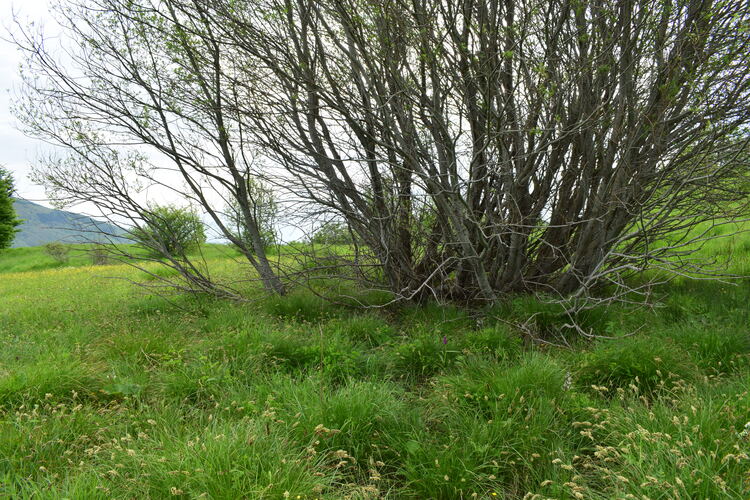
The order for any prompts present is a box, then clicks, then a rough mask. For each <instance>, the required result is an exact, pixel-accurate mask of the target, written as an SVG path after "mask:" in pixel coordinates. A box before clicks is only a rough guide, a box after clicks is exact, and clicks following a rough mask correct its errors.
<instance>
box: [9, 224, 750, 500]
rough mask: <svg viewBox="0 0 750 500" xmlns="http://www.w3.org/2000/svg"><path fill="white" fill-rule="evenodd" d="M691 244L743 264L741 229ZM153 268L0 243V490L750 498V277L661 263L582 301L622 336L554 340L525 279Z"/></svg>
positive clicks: (552, 315) (220, 264) (216, 257)
mask: <svg viewBox="0 0 750 500" xmlns="http://www.w3.org/2000/svg"><path fill="white" fill-rule="evenodd" d="M204 251H205V255H206V258H207V262H208V266H209V268H210V269H211V270H212V272H214V273H215V274H216V275H222V274H225V275H233V274H236V273H237V263H236V261H235V260H233V259H232V255H231V252H229V251H227V250H226V249H223V248H221V247H219V246H207V247H206V248H205V249H204ZM703 251H704V252H706V253H707V254H710V255H724V256H728V257H730V258H731V262H732V264H731V265H732V268H733V270H734V271H736V272H737V273H743V274H750V238H748V237H747V236H746V237H744V238H742V237H734V238H729V239H723V240H714V241H712V242H711V243H710V244H709V245H707V247H706V248H704V249H703ZM122 278H124V279H122ZM146 278H147V276H146V273H144V272H142V271H138V270H136V269H133V268H132V267H129V266H126V265H108V266H91V265H90V259H89V258H88V257H87V256H86V255H85V254H83V253H78V254H76V255H75V256H72V257H71V259H70V260H69V262H68V263H67V264H66V265H62V264H59V263H56V262H54V261H53V260H51V259H49V258H48V257H47V256H45V255H44V253H43V251H42V250H41V249H39V248H25V249H23V248H22V249H14V250H9V251H5V252H3V253H0V498H14V499H15V498H34V499H59V498H70V499H78V498H81V499H94V498H122V499H126V498H127V499H131V498H185V499H188V498H191V499H192V498H212V499H238V498H248V499H256V498H257V499H280V500H281V499H287V498H291V499H345V498H350V499H376V498H388V499H401V498H403V499H474V498H478V499H494V498H499V499H527V500H530V499H548V498H554V499H611V498H622V499H625V498H632V499H667V498H669V499H673V498H674V499H677V498H681V499H706V498H708V499H716V498H737V499H746V498H749V497H750V458H749V457H748V454H750V424H748V422H750V392H749V391H750V283H748V280H744V281H739V282H737V283H735V284H723V283H717V282H709V281H696V280H687V279H680V280H676V281H673V282H672V283H670V284H669V285H664V286H662V287H661V288H660V289H659V290H657V299H658V304H659V307H656V308H654V309H638V310H633V309H629V308H625V307H624V306H616V307H615V306H613V307H610V308H607V309H601V310H596V311H593V312H592V313H590V314H588V315H586V316H585V317H582V318H580V319H581V322H582V323H584V324H585V327H586V328H587V329H590V330H591V331H592V332H594V333H598V334H601V335H607V336H614V337H622V338H620V339H617V340H597V341H584V340H581V339H579V340H578V341H576V342H575V343H573V345H572V348H566V349H563V348H557V347H552V346H545V345H538V344H534V343H532V342H530V341H529V339H528V336H527V335H524V333H523V332H522V331H520V330H518V329H516V328H515V327H513V326H512V325H513V324H515V323H521V322H524V321H527V320H529V318H532V319H531V320H529V321H527V327H528V328H531V329H532V330H533V331H535V332H536V333H538V334H539V335H544V334H546V333H564V330H565V327H564V325H565V324H566V323H567V322H568V318H567V317H565V316H564V315H562V314H560V311H558V310H557V309H555V308H554V307H551V306H546V305H544V304H542V303H540V302H537V301H535V300H533V299H530V298H524V297H515V298H513V297H511V298H508V300H507V302H506V303H504V304H502V305H500V306H498V307H496V308H495V309H494V310H492V311H483V314H482V315H481V316H479V315H478V313H477V311H468V310H464V309H460V308H456V307H451V306H438V305H434V304H433V305H429V304H428V305H424V306H400V307H398V308H396V307H389V308H385V309H375V310H362V309H353V308H346V307H344V306H336V305H333V304H330V303H326V302H322V301H321V300H319V299H318V298H316V297H315V296H314V295H312V294H310V293H306V292H303V291H297V292H293V293H292V294H290V295H289V296H288V297H285V298H266V297H262V296H260V295H257V300H254V301H251V302H249V303H231V302H228V301H219V300H216V299H209V298H200V297H199V298H195V297H192V298H191V297H182V296H175V297H169V298H162V297H159V296H155V295H151V294H149V292H148V290H146V289H144V288H141V287H137V286H134V285H133V284H132V283H131V282H130V281H131V280H134V281H138V280H144V279H146ZM633 332H636V333H635V334H634V335H630V336H628V334H630V333H633Z"/></svg>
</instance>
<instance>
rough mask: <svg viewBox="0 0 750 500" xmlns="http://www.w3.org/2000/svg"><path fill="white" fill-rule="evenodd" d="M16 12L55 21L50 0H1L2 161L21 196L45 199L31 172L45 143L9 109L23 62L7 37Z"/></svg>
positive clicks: (44, 21) (27, 17)
mask: <svg viewBox="0 0 750 500" xmlns="http://www.w3.org/2000/svg"><path fill="white" fill-rule="evenodd" d="M14 13H15V14H16V15H18V16H19V18H20V19H21V20H29V21H30V20H33V21H34V22H35V23H36V24H38V23H42V24H43V25H44V26H46V27H48V28H50V29H54V25H55V23H54V20H53V18H52V16H51V15H50V13H49V4H48V1H47V0H23V1H19V0H0V165H3V166H4V167H5V168H7V169H8V170H10V171H11V172H12V173H13V176H14V178H15V181H16V188H17V192H18V195H19V196H20V197H23V198H26V199H29V200H32V201H36V202H40V201H42V202H43V200H44V199H45V196H44V189H42V188H41V187H40V186H36V185H34V184H33V183H32V182H31V181H30V180H29V179H28V174H29V171H30V167H31V165H32V164H33V162H34V160H35V158H37V157H38V156H39V153H40V152H42V151H44V150H45V147H46V146H45V144H44V143H42V142H40V141H37V140H34V139H30V138H28V137H26V136H24V135H23V134H22V133H21V132H19V131H18V130H17V129H16V126H15V124H16V120H15V118H14V117H13V115H12V114H11V112H10V105H11V102H12V100H13V94H14V92H15V91H16V90H17V89H18V87H19V84H20V78H19V76H18V66H19V63H20V62H21V58H20V54H19V53H18V51H17V50H16V49H15V48H14V46H13V45H11V44H10V43H9V42H8V41H7V38H8V29H9V28H12V24H13V14H14ZM43 204H45V205H46V203H43Z"/></svg>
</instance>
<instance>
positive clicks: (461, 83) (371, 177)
mask: <svg viewBox="0 0 750 500" xmlns="http://www.w3.org/2000/svg"><path fill="white" fill-rule="evenodd" d="M57 11H58V12H59V13H60V16H59V17H60V19H59V21H60V23H61V25H62V26H63V31H64V33H65V35H66V36H67V37H68V38H69V40H70V42H69V45H70V47H68V50H67V53H68V55H66V57H65V58H64V59H63V58H60V57H57V56H56V54H55V52H54V51H52V50H50V49H49V45H48V43H47V41H46V40H45V38H44V35H43V33H39V32H36V31H34V29H33V28H23V27H20V26H19V28H18V29H17V30H16V31H15V41H16V44H17V45H18V46H19V47H20V48H21V49H22V50H23V51H24V52H25V54H26V56H27V64H26V67H25V69H24V73H23V74H24V76H25V88H24V94H23V96H21V99H20V100H19V102H18V106H17V112H18V116H19V118H20V119H21V121H22V122H23V124H24V126H25V128H26V131H27V132H28V133H29V134H31V135H34V136H37V137H41V138H44V139H45V140H50V141H53V142H55V143H57V144H59V145H61V146H64V147H65V148H66V150H67V155H63V156H61V157H56V158H52V159H50V160H49V161H48V162H46V164H44V165H42V166H40V167H39V168H38V169H37V171H36V175H37V178H38V179H39V180H40V181H42V182H44V183H45V185H46V186H47V188H48V190H49V192H50V194H51V195H52V196H54V197H56V198H57V199H59V200H61V201H63V202H65V201H71V202H73V201H81V200H85V201H90V202H93V203H95V204H96V205H97V206H98V207H100V208H101V209H102V210H103V211H105V212H108V213H110V214H111V215H112V216H113V217H120V218H123V217H126V218H130V219H131V220H132V221H133V223H134V224H135V225H141V224H146V225H147V226H148V225H150V226H151V227H153V226H154V224H156V225H157V226H158V220H156V222H154V218H153V214H152V213H151V210H150V209H149V207H148V206H147V205H144V204H143V203H141V202H139V201H138V200H139V199H140V198H139V197H138V196H137V194H138V192H139V190H142V189H143V187H144V186H153V185H161V186H162V187H164V188H166V189H171V190H174V191H177V192H178V193H179V195H180V196H181V197H182V198H183V199H184V200H185V201H186V203H191V204H193V205H194V206H196V207H200V210H201V211H202V212H204V213H205V215H206V217H207V218H208V219H210V221H211V223H212V225H213V226H215V227H216V228H217V230H218V231H219V233H220V234H221V235H222V236H223V237H224V238H226V239H227V240H229V241H230V242H231V243H232V244H233V245H235V246H236V247H237V248H238V249H239V250H240V252H241V253H242V254H243V256H244V258H245V259H246V260H247V261H248V263H249V264H250V265H251V266H252V267H253V268H254V269H255V270H256V271H257V274H258V276H259V278H260V280H261V282H262V283H263V285H264V287H265V288H266V289H267V290H268V291H269V292H272V293H278V294H283V293H285V291H286V289H287V286H288V283H289V277H290V276H292V275H293V274H294V273H295V272H296V271H295V270H293V269H287V268H284V265H283V264H282V263H281V262H280V261H275V262H272V261H271V260H270V259H269V258H268V256H267V247H268V245H269V243H271V242H273V241H275V234H273V233H274V230H273V229H272V228H269V224H268V221H269V220H271V219H272V217H270V214H269V212H276V211H277V210H278V207H276V206H275V204H276V203H277V202H276V201H273V202H271V200H283V202H284V203H285V204H286V205H287V206H288V207H287V208H288V210H287V213H289V214H291V215H289V216H290V217H292V218H293V217H298V218H300V220H302V219H304V218H305V217H307V218H308V219H309V218H310V217H314V216H320V217H322V218H327V220H331V219H333V220H339V221H341V224H340V225H332V226H327V228H324V229H322V230H321V231H322V232H319V235H316V237H315V238H317V239H318V240H319V241H326V242H329V243H347V244H350V245H352V247H353V255H352V256H351V258H350V259H349V260H348V263H349V265H351V266H352V267H353V268H354V270H355V272H353V273H351V274H349V275H348V276H351V277H352V279H356V280H357V281H358V283H360V284H362V285H365V286H371V287H377V288H381V289H386V290H389V291H391V292H392V293H394V294H395V295H396V296H397V297H401V298H420V297H438V298H456V299H462V300H479V301H486V302H493V301H496V300H497V299H498V297H500V296H501V295H502V294H506V293H512V292H545V293H553V294H558V295H561V296H586V295H589V294H591V293H594V292H595V291H596V290H598V289H599V287H601V286H603V285H604V286H606V287H607V290H608V295H609V296H610V297H616V296H625V295H626V294H632V292H638V291H639V290H641V288H639V287H640V286H641V285H633V284H632V282H631V281H630V280H629V278H630V277H631V276H632V275H634V274H636V273H640V272H642V271H644V270H649V269H655V270H658V271H659V273H657V274H659V275H668V274H675V273H677V274H694V273H704V274H706V275H708V274H710V273H711V272H712V271H710V270H709V269H708V268H706V267H705V266H704V264H703V263H698V262H695V260H694V259H692V258H691V255H692V253H693V251H694V249H695V248H697V247H698V246H699V245H698V243H699V242H700V241H702V240H704V239H705V238H708V237H711V233H710V232H709V231H708V230H706V227H707V226H706V224H709V225H710V224H720V223H723V222H728V221H731V220H736V219H737V218H738V217H740V216H741V214H743V213H744V206H743V204H744V203H745V202H746V201H747V191H748V182H747V178H748V169H747V164H746V162H745V158H747V151H748V125H749V124H750V72H749V71H748V68H749V67H750V36H748V33H749V32H750V4H749V3H748V2H719V1H714V0H633V1H628V2H620V1H614V0H605V1H596V2H594V1H589V0H576V1H574V2H569V1H566V0H551V1H549V0H544V1H542V0H530V1H525V2H515V1H513V2H511V1H507V0H488V1H484V2H478V1H475V0H458V1H454V0H450V1H448V0H418V1H416V2H412V3H402V2H365V1H361V0H316V1H306V0H304V1H298V2H291V1H289V0H260V1H257V2H237V1H234V0H231V1H230V0H216V1H214V2H203V1H197V0H160V1H155V0H92V1H87V2H77V1H72V2H70V1H65V2H58V5H57ZM146 151H148V154H146V153H145V152H146ZM167 170H169V171H171V174H170V175H166V176H165V175H164V172H165V171H167ZM174 179H179V182H175V181H174ZM271 194H273V195H274V196H271ZM218 199H220V200H221V201H217V200H218ZM675 234H677V235H680V237H678V238H673V237H670V238H667V237H666V236H667V235H675ZM347 235H348V236H347ZM315 238H313V240H315ZM158 250H159V251H162V250H163V251H166V252H169V251H170V249H169V248H168V247H166V246H163V245H161V246H159V248H158ZM300 251H302V250H300ZM342 259H343V256H342ZM369 269H372V270H373V271H372V272H370V271H368V270H369ZM190 272H191V273H193V274H192V276H193V277H195V276H196V273H197V274H200V271H198V270H191V271H190ZM196 283H198V284H199V285H200V286H201V287H209V288H210V287H211V286H214V285H209V283H211V280H210V277H209V276H207V275H200V276H198V278H196ZM643 286H645V285H643ZM634 287H635V288H634Z"/></svg>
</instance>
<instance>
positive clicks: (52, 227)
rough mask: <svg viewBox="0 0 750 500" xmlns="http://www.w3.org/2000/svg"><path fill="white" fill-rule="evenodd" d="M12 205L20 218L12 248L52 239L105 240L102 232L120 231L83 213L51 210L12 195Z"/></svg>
mask: <svg viewBox="0 0 750 500" xmlns="http://www.w3.org/2000/svg"><path fill="white" fill-rule="evenodd" d="M13 206H14V207H15V209H16V213H17V214H18V217H19V218H20V219H22V220H23V224H21V226H20V227H19V229H20V232H19V233H18V234H17V235H16V238H15V240H14V241H13V245H12V246H13V248H18V247H33V246H39V245H44V244H46V243H50V242H53V241H61V242H63V243H84V242H91V241H106V239H107V237H106V235H108V234H109V235H113V234H122V232H123V231H122V229H120V228H118V227H116V226H113V225H112V224H108V223H105V222H101V221H97V220H95V219H92V218H91V217H87V216H85V215H81V214H76V213H73V212H67V211H64V210H54V209H51V208H47V207H44V206H42V205H39V204H36V203H32V202H30V201H27V200H21V199H14V200H13Z"/></svg>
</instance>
